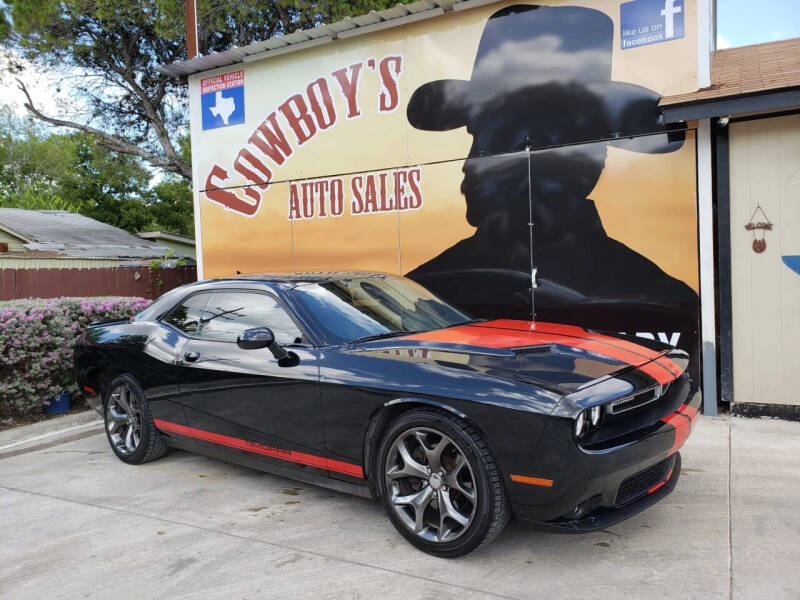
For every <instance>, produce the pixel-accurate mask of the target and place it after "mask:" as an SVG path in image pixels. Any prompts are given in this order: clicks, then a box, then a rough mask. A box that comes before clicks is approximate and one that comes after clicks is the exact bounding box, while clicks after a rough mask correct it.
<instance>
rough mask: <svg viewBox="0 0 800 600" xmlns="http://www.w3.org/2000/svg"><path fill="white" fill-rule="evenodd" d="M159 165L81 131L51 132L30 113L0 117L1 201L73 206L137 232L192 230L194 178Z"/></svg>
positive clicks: (184, 232)
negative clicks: (157, 174) (155, 174)
mask: <svg viewBox="0 0 800 600" xmlns="http://www.w3.org/2000/svg"><path fill="white" fill-rule="evenodd" d="M151 179H152V173H151V172H150V171H148V170H147V169H145V168H144V167H143V166H142V165H141V162H140V161H139V160H138V159H137V158H136V157H134V156H130V155H126V154H121V153H118V152H114V151H111V150H109V149H108V148H106V147H104V146H102V145H100V144H98V143H97V142H96V140H95V139H94V137H93V136H92V135H91V134H87V133H85V132H82V131H77V132H73V133H66V134H59V133H56V134H51V133H49V132H46V131H43V130H42V128H41V127H40V126H37V125H36V124H33V123H31V122H29V121H27V120H25V119H19V118H16V117H14V116H13V115H11V114H9V113H8V112H6V113H4V114H3V118H2V119H0V206H3V207H16V208H26V209H35V210H44V209H47V210H71V211H74V212H78V213H81V214H84V215H86V216H88V217H92V218H93V219H97V220H98V221H102V222H104V223H108V224H110V225H114V226H116V227H121V228H122V229H126V230H128V231H131V232H133V233H136V232H139V231H148V230H161V231H169V232H172V233H178V234H182V235H189V236H192V235H193V231H194V222H193V217H192V192H191V189H190V188H189V184H188V182H186V181H185V180H184V179H182V178H178V177H174V176H173V177H167V178H165V179H163V180H162V181H160V182H159V183H158V184H157V185H155V186H153V187H151V186H150V181H151Z"/></svg>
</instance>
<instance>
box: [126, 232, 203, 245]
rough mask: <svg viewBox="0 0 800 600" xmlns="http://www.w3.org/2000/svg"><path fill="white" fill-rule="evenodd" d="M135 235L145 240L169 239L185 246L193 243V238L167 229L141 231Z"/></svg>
mask: <svg viewBox="0 0 800 600" xmlns="http://www.w3.org/2000/svg"><path fill="white" fill-rule="evenodd" d="M136 235H137V236H138V237H140V238H142V239H145V240H169V241H171V242H178V243H180V244H186V245H187V246H194V245H195V242H194V239H193V238H190V237H186V236H185V235H178V234H177V233H169V232H168V231H141V232H139V233H137V234H136Z"/></svg>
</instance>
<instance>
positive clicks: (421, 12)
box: [156, 0, 499, 77]
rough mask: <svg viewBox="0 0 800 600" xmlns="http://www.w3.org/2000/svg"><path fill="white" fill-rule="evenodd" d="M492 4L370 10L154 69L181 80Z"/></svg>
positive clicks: (427, 1)
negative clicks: (451, 12)
mask: <svg viewBox="0 0 800 600" xmlns="http://www.w3.org/2000/svg"><path fill="white" fill-rule="evenodd" d="M495 2H499V0H420V1H418V2H413V3H411V4H398V5H397V6H394V7H392V8H387V9H386V10H381V11H374V10H372V11H370V12H369V13H367V14H365V15H360V16H357V17H345V18H344V19H342V20H341V21H336V22H335V23H330V24H327V25H325V24H323V25H318V26H317V27H312V28H311V29H303V30H301V31H295V32H294V33H290V34H287V35H281V36H276V37H272V38H269V39H267V40H263V41H261V42H256V43H255V44H250V45H249V46H243V47H241V48H231V49H230V50H225V51H224V52H214V53H212V54H209V55H207V56H196V57H194V58H192V59H190V60H183V61H176V62H173V63H170V64H168V65H161V66H159V67H156V69H157V70H158V71H160V72H161V73H164V74H165V75H169V76H170V77H182V76H187V75H192V74H194V73H200V72H202V71H209V70H211V69H216V68H218V67H226V66H229V65H233V64H237V63H250V62H252V61H256V60H262V59H266V58H272V57H274V56H279V55H282V54H288V53H289V52H297V51H299V50H305V49H308V48H313V47H315V46H320V45H322V44H329V43H331V42H333V41H336V40H339V39H348V38H352V37H355V36H358V35H365V34H368V33H373V32H375V31H381V30H384V29H389V28H391V27H400V26H402V25H406V24H408V23H413V22H416V21H422V20H423V19H430V18H433V17H438V16H441V15H443V14H445V13H446V12H450V11H461V10H467V9H469V8H475V7H477V6H484V5H486V4H494V3H495Z"/></svg>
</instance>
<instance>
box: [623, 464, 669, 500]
mask: <svg viewBox="0 0 800 600" xmlns="http://www.w3.org/2000/svg"><path fill="white" fill-rule="evenodd" d="M674 464H675V455H672V456H670V457H669V458H665V459H664V460H662V461H661V462H658V463H656V464H654V465H652V466H650V467H647V468H646V469H644V470H643V471H639V472H638V473H634V474H633V475H631V476H630V477H628V478H627V479H626V480H625V481H623V482H622V483H621V484H620V486H619V489H618V490H617V499H616V501H615V502H614V504H615V506H622V505H623V504H627V503H628V502H630V501H631V500H635V499H636V498H638V497H639V496H641V495H643V494H645V493H646V492H647V490H649V489H650V488H651V487H653V486H654V485H656V484H659V483H661V482H662V481H664V480H665V479H666V478H667V473H669V471H670V469H672V466H673V465H674Z"/></svg>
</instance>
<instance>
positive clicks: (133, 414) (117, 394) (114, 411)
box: [106, 385, 142, 456]
mask: <svg viewBox="0 0 800 600" xmlns="http://www.w3.org/2000/svg"><path fill="white" fill-rule="evenodd" d="M106 428H107V429H108V437H109V439H110V440H111V444H112V445H113V446H114V448H115V449H116V450H117V451H118V452H119V453H120V454H124V455H126V456H127V455H130V454H133V453H134V452H136V449H137V448H138V447H139V442H140V441H141V431H142V413H141V409H140V407H139V401H138V399H137V398H136V394H134V393H133V392H132V391H131V388H130V387H128V386H127V385H120V386H117V387H115V388H114V389H113V390H112V391H111V394H110V395H109V397H108V405H107V407H106Z"/></svg>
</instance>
